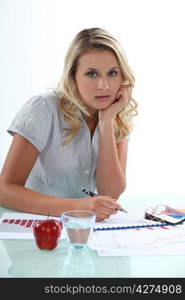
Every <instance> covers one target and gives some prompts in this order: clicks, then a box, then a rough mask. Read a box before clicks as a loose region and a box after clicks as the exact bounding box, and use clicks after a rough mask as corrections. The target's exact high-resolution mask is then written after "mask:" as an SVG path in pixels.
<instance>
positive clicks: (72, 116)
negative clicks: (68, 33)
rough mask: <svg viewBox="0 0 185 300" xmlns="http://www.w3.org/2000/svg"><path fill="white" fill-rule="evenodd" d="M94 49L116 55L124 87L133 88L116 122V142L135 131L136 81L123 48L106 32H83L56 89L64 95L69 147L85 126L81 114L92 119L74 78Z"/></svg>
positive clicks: (73, 43)
mask: <svg viewBox="0 0 185 300" xmlns="http://www.w3.org/2000/svg"><path fill="white" fill-rule="evenodd" d="M91 49H99V50H101V49H102V50H111V51H112V52H113V53H114V54H115V56H116V58H117V60H118V63H119V66H120V69H121V75H122V84H123V85H125V83H126V84H127V85H129V86H130V87H131V97H130V99H129V101H128V103H126V106H125V107H124V109H122V110H121V111H120V112H119V113H118V114H117V115H116V116H115V119H114V133H115V138H116V142H119V141H121V140H122V139H123V138H124V137H126V136H128V135H130V133H131V131H132V128H133V124H132V118H133V116H135V115H137V102H136V101H135V100H134V99H133V98H132V89H133V87H134V83H135V77H134V74H133V72H132V70H131V68H130V66H129V64H128V62H127V58H126V55H125V53H124V50H123V48H122V46H121V45H120V43H119V42H118V41H117V40H116V39H115V38H114V37H113V36H112V35H111V34H110V33H109V32H108V31H106V30H104V29H101V28H89V29H84V30H82V31H80V32H79V33H78V34H77V35H76V37H75V38H74V39H73V41H72V43H71V45H70V47H69V49H68V51H67V53H66V56H65V60H64V68H63V74H62V77H61V79H60V81H59V83H58V86H57V89H58V90H60V91H61V92H62V98H61V110H62V111H63V114H64V118H65V120H66V121H67V123H68V124H69V129H65V130H66V135H65V141H64V145H66V144H68V143H70V142H71V140H72V139H73V138H74V137H75V136H76V134H77V133H78V131H79V129H80V128H81V127H82V126H83V125H82V122H81V120H80V118H79V110H80V111H81V112H82V113H83V114H84V115H86V116H90V114H89V113H88V111H87V108H86V107H85V106H84V105H83V102H82V99H81V97H80V95H79V92H78V88H77V84H76V81H75V74H76V70H77V67H78V60H79V57H80V56H81V55H82V54H83V53H84V52H85V51H88V50H91Z"/></svg>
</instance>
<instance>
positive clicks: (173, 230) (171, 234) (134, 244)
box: [90, 224, 185, 256]
mask: <svg viewBox="0 0 185 300" xmlns="http://www.w3.org/2000/svg"><path fill="white" fill-rule="evenodd" d="M90 246H91V248H93V249H96V250H97V252H98V254H99V255H100V256H130V255H172V254H185V224H182V225H176V226H174V227H173V226H171V227H163V228H161V227H159V228H158V227H157V228H142V229H128V230H103V231H94V232H93V235H92V238H91V241H90Z"/></svg>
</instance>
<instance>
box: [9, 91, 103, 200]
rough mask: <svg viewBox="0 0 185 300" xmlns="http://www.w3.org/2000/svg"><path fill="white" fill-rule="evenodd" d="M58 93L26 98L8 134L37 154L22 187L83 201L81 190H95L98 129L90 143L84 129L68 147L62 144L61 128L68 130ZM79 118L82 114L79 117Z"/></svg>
mask: <svg viewBox="0 0 185 300" xmlns="http://www.w3.org/2000/svg"><path fill="white" fill-rule="evenodd" d="M60 101H61V94H60V93H59V92H56V91H51V92H46V93H43V94H40V95H37V96H34V97H32V98H31V99H29V100H28V101H27V102H26V103H25V104H24V105H23V107H22V109H21V110H20V111H19V112H18V113H17V115H16V116H15V119H14V120H13V122H12V124H11V125H10V126H9V128H8V130H7V131H8V132H9V133H10V134H11V135H13V134H14V133H18V134H20V135H21V136H22V137H24V138H25V139H27V140H28V141H29V142H30V143H32V144H33V145H34V146H35V147H36V148H37V150H38V151H39V152H40V154H39V156H38V158H37V160H36V162H35V164H34V166H33V169H32V170H31V172H30V175H29V177H28V179H27V181H26V184H25V186H26V187H27V188H29V189H31V190H34V191H37V192H40V193H42V194H46V195H51V196H56V197H65V198H82V197H84V194H83V193H82V187H85V188H87V189H89V190H92V191H95V190H96V181H95V172H96V165H97V158H98V137H99V132H98V126H97V127H96V129H95V132H94V135H93V138H92V140H91V134H90V130H89V128H88V126H87V124H86V122H85V120H84V119H83V124H84V126H83V127H82V128H81V129H80V130H79V131H78V133H77V135H76V136H75V137H74V138H73V139H72V141H71V142H70V143H69V144H67V145H62V143H63V141H64V137H65V131H64V128H69V125H68V123H67V122H66V121H65V120H64V115H63V113H62V111H61V109H60ZM80 117H81V118H82V114H80Z"/></svg>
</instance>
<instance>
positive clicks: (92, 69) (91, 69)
mask: <svg viewBox="0 0 185 300" xmlns="http://www.w3.org/2000/svg"><path fill="white" fill-rule="evenodd" d="M115 69H120V68H119V67H111V68H109V70H115ZM87 70H90V71H98V69H96V68H88V69H87Z"/></svg>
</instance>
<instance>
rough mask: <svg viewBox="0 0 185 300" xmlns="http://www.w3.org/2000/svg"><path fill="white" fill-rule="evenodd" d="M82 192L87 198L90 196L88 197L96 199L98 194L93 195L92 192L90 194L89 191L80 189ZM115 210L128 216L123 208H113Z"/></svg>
mask: <svg viewBox="0 0 185 300" xmlns="http://www.w3.org/2000/svg"><path fill="white" fill-rule="evenodd" d="M82 192H83V193H84V194H86V195H87V196H90V197H96V196H98V194H95V193H94V192H91V191H89V190H87V189H85V188H82ZM115 209H116V210H119V211H122V212H124V213H127V214H128V212H127V211H126V210H125V209H123V208H115Z"/></svg>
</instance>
